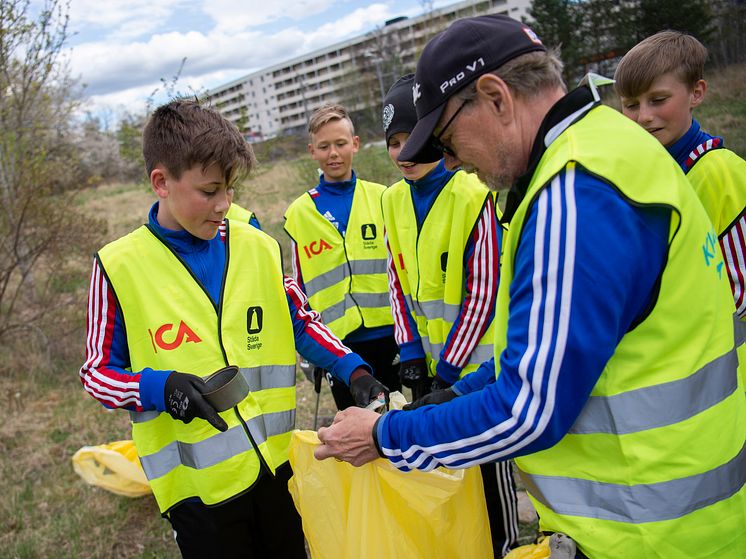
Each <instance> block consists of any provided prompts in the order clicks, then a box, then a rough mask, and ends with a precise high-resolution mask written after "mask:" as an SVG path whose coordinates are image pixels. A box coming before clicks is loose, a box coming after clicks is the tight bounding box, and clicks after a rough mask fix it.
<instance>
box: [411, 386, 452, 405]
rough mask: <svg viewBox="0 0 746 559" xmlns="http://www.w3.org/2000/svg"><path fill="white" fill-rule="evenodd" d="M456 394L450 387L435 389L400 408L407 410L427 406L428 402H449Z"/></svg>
mask: <svg viewBox="0 0 746 559" xmlns="http://www.w3.org/2000/svg"><path fill="white" fill-rule="evenodd" d="M456 396H458V394H456V393H455V392H454V391H453V389H452V388H446V389H445V390H436V391H434V392H430V394H426V395H425V396H423V397H422V398H420V399H419V400H415V401H414V402H412V403H411V404H407V405H406V406H404V407H403V408H402V409H403V410H405V411H409V410H416V409H417V408H421V407H422V406H427V405H430V404H443V403H445V402H450V401H451V400H453V399H454V398H455V397H456Z"/></svg>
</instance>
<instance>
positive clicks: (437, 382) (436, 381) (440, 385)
mask: <svg viewBox="0 0 746 559" xmlns="http://www.w3.org/2000/svg"><path fill="white" fill-rule="evenodd" d="M452 384H453V383H452V382H447V381H445V380H443V379H442V378H440V377H439V376H438V375H437V374H436V375H435V376H434V377H433V383H432V385H430V390H431V391H432V392H435V391H436V390H445V389H446V388H450V387H451V385H452Z"/></svg>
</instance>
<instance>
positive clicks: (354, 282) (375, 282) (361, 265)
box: [285, 179, 394, 339]
mask: <svg viewBox="0 0 746 559" xmlns="http://www.w3.org/2000/svg"><path fill="white" fill-rule="evenodd" d="M385 189H386V187H385V186H383V185H381V184H377V183H373V182H367V181H363V180H360V179H357V182H356V185H355V193H354V194H353V198H352V208H351V209H350V219H349V222H348V223H347V231H346V232H345V235H344V236H342V235H341V234H340V233H339V231H337V228H336V227H334V225H332V224H331V223H330V222H329V221H328V220H327V219H326V218H325V217H324V216H322V215H321V214H320V213H319V212H318V210H317V209H316V205H315V204H314V202H313V199H312V198H311V195H310V194H309V193H307V192H306V193H304V194H303V195H302V196H301V197H300V198H298V199H296V200H295V201H294V202H293V203H292V204H291V205H290V207H289V208H288V209H287V211H286V212H285V231H286V232H287V233H288V235H290V238H292V239H293V241H294V242H295V244H296V245H297V246H298V257H299V261H300V269H301V274H302V276H303V283H304V285H305V291H306V295H307V296H308V302H309V303H310V305H311V308H313V309H314V310H316V311H318V312H319V313H321V317H322V319H323V321H324V323H325V324H326V325H327V326H329V328H330V329H331V331H332V332H334V334H335V335H336V336H337V337H338V338H340V339H344V338H345V337H346V336H347V335H348V334H350V333H352V332H354V331H355V330H357V329H358V328H359V327H361V326H365V327H366V328H375V327H378V326H389V325H392V324H393V323H394V319H393V317H392V315H391V307H390V305H389V295H388V276H387V273H386V263H387V252H386V244H385V242H384V238H383V213H382V212H381V194H382V193H383V191H384V190H385Z"/></svg>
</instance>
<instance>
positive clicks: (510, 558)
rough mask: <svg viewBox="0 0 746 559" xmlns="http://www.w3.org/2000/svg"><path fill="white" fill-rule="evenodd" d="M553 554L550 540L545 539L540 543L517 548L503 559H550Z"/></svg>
mask: <svg viewBox="0 0 746 559" xmlns="http://www.w3.org/2000/svg"><path fill="white" fill-rule="evenodd" d="M551 553H552V552H551V550H550V549H549V538H544V539H543V540H541V541H540V542H539V543H530V544H528V545H522V546H520V547H516V548H515V549H514V550H513V551H511V552H510V553H508V554H507V555H506V556H505V557H503V559H549V557H550V556H551Z"/></svg>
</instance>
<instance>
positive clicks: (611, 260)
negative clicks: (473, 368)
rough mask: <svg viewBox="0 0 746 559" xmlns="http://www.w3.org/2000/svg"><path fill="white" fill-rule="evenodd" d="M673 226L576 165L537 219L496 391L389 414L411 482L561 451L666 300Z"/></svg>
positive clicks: (525, 246) (536, 205) (515, 281)
mask: <svg viewBox="0 0 746 559" xmlns="http://www.w3.org/2000/svg"><path fill="white" fill-rule="evenodd" d="M669 223H670V210H667V209H665V208H637V207H633V206H631V205H630V204H628V203H627V202H626V201H624V200H623V199H622V198H621V197H620V196H619V195H618V194H617V193H616V191H614V190H613V189H612V188H611V187H610V186H608V185H606V184H605V183H604V182H602V181H601V180H599V179H597V178H595V177H591V176H589V175H587V174H585V173H582V172H580V171H576V169H575V166H574V164H570V165H568V167H567V168H566V170H564V171H563V172H561V173H560V174H559V175H558V176H556V177H555V178H554V179H553V180H552V181H551V183H550V184H549V185H548V186H547V187H546V188H544V189H543V190H542V191H541V192H540V194H539V195H538V196H537V198H536V199H535V200H534V201H533V203H532V205H531V207H530V209H529V212H528V214H527V216H526V221H525V223H524V225H523V229H522V232H521V239H520V242H519V244H518V249H517V253H516V255H515V260H514V275H513V278H512V281H511V284H510V308H509V309H508V310H509V318H508V324H507V347H506V349H505V350H504V351H503V352H502V354H501V355H500V356H499V359H498V358H496V362H497V363H499V375H497V378H496V380H495V381H494V382H491V383H487V384H486V385H485V386H484V387H483V388H482V389H477V390H475V391H473V392H471V393H468V394H464V395H462V396H459V397H458V398H455V399H453V400H452V401H450V402H448V403H446V404H441V405H438V406H424V407H421V408H419V409H416V410H413V411H407V412H403V411H392V412H389V413H388V414H386V415H385V416H383V418H382V419H381V420H380V421H379V422H378V427H377V435H378V441H379V444H380V445H381V449H382V451H383V454H384V455H385V456H386V457H387V458H388V459H389V460H390V461H391V462H392V463H393V464H394V465H395V466H396V467H398V468H400V469H402V470H410V469H421V470H431V469H433V468H435V467H437V466H441V465H442V466H446V467H449V468H465V467H470V466H473V465H475V464H479V463H484V462H492V461H497V460H506V459H510V458H514V457H516V456H521V455H524V454H530V453H533V452H537V451H540V450H543V449H546V448H549V447H550V446H552V445H554V444H556V443H557V441H559V440H560V439H561V438H562V437H563V436H564V435H565V434H566V433H567V432H568V431H569V429H570V427H571V426H572V424H573V423H574V421H575V420H576V419H577V417H578V415H579V414H580V411H581V410H582V408H583V406H584V405H585V402H586V401H587V399H588V397H589V395H590V393H591V390H592V389H593V386H594V385H595V384H596V382H597V381H598V378H599V376H600V374H601V372H602V371H603V368H604V366H605V364H606V363H607V361H608V360H609V358H610V357H611V355H612V354H613V352H614V349H615V347H616V345H617V343H618V340H619V339H620V338H621V337H622V336H623V335H624V332H626V331H627V329H628V328H629V326H630V325H631V324H632V323H633V321H634V320H635V319H636V318H637V317H639V316H640V315H641V313H643V312H644V311H645V309H646V307H647V305H648V303H649V301H650V298H651V296H652V295H653V293H654V292H655V291H654V286H655V285H656V279H657V277H658V275H659V273H660V270H661V268H662V266H663V265H664V264H665V257H666V251H667V240H668V227H669Z"/></svg>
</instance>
